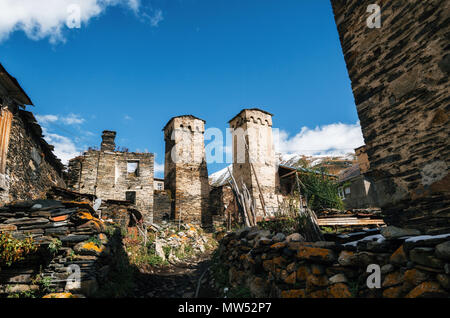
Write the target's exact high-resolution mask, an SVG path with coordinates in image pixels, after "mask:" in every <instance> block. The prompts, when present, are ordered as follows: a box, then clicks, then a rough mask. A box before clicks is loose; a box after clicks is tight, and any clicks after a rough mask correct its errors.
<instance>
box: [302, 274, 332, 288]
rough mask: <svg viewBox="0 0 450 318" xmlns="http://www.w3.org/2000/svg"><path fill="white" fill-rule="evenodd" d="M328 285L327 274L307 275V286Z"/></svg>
mask: <svg viewBox="0 0 450 318" xmlns="http://www.w3.org/2000/svg"><path fill="white" fill-rule="evenodd" d="M327 285H328V278H327V277H326V276H318V275H312V274H310V275H308V276H307V277H306V286H310V287H313V286H318V287H324V286H327Z"/></svg>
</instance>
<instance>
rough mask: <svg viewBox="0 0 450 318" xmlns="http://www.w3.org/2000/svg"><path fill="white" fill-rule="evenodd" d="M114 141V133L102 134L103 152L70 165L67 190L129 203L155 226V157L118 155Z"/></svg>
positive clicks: (86, 154)
mask: <svg viewBox="0 0 450 318" xmlns="http://www.w3.org/2000/svg"><path fill="white" fill-rule="evenodd" d="M115 137H116V132H115V131H109V130H105V131H103V135H102V142H101V147H100V150H95V149H89V150H88V151H86V152H84V154H83V155H81V156H78V157H76V158H73V159H71V160H70V161H69V167H68V179H67V186H68V187H69V189H70V190H73V191H78V192H80V193H90V194H94V195H96V196H97V197H98V198H100V199H101V200H103V201H106V200H115V201H128V202H130V203H131V204H132V205H133V206H135V208H136V209H137V210H138V211H139V212H140V214H142V216H143V218H144V221H145V222H146V223H152V222H153V189H154V180H153V169H154V154H153V153H136V152H127V151H118V150H117V149H116V144H115Z"/></svg>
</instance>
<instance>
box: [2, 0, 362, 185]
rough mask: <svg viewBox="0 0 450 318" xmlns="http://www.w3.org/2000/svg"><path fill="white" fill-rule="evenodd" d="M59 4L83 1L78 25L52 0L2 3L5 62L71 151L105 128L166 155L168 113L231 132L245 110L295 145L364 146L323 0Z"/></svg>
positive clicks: (314, 148)
mask: <svg viewBox="0 0 450 318" xmlns="http://www.w3.org/2000/svg"><path fill="white" fill-rule="evenodd" d="M30 1H31V2H30ZM61 1H62V3H64V2H67V3H68V4H69V3H80V5H81V7H82V10H81V18H82V23H81V27H80V28H76V29H69V28H67V26H66V25H65V19H66V15H67V9H66V8H65V7H64V6H61V7H48V8H46V5H47V3H50V1H48V0H42V1H39V2H40V4H41V7H40V8H39V10H37V9H36V8H35V7H27V5H30V6H33V5H34V4H32V2H33V0H17V2H16V3H15V4H14V5H12V4H11V3H13V2H11V1H9V0H0V12H3V13H0V21H1V20H2V19H1V18H2V15H7V16H8V17H9V20H8V21H7V22H3V23H2V22H0V40H1V42H0V59H1V60H0V62H1V63H2V64H3V65H4V67H5V68H6V69H7V70H8V71H9V72H10V73H11V74H12V75H13V76H15V77H16V78H17V79H18V80H19V82H20V84H21V85H22V87H23V88H24V89H25V91H26V92H27V93H28V95H29V96H30V98H31V99H32V101H33V103H34V105H35V107H30V110H32V111H33V112H34V113H35V114H36V115H38V118H39V121H40V123H41V125H42V126H44V128H45V132H46V134H47V138H48V139H49V141H50V142H52V143H54V144H55V146H57V153H59V154H60V157H63V159H67V158H68V157H70V156H72V155H73V154H74V153H76V152H79V151H82V150H85V149H86V148H87V147H89V146H98V145H99V144H100V135H101V132H102V131H103V130H105V129H108V130H116V131H117V139H116V144H117V145H118V146H123V147H127V148H128V149H129V150H130V151H149V152H154V153H155V154H156V161H157V163H158V164H163V157H164V141H163V134H162V131H161V129H162V128H163V127H164V125H165V124H166V122H167V121H168V120H169V119H170V118H171V117H173V116H177V115H182V114H193V115H195V116H197V117H200V118H202V119H205V120H206V126H207V127H217V128H220V129H222V130H225V129H226V128H227V122H228V120H229V119H231V118H232V117H233V116H234V115H235V114H237V113H238V112H239V111H240V110H241V109H242V108H246V107H259V108H262V109H265V110H267V111H269V112H272V113H273V114H274V115H275V116H274V118H273V122H274V127H276V128H279V129H281V130H282V131H283V151H284V152H287V153H294V152H295V153H299V152H304V153H305V154H313V153H314V154H327V153H340V152H342V153H344V152H348V151H349V149H350V150H351V149H352V148H355V147H357V146H360V145H361V144H362V136H361V133H360V128H359V123H358V117H357V114H356V108H355V104H354V100H353V95H352V91H351V86H350V80H349V78H348V74H347V70H346V67H345V62H344V58H343V55H342V51H341V47H340V43H339V38H338V33H337V30H336V26H335V22H334V18H333V14H332V10H331V5H330V2H329V1H327V0H283V1H276V0H246V1H242V0H172V1H169V0H154V1H144V0H142V1H138V0H123V1H122V0H104V2H102V1H99V0H71V1H66V0H61ZM20 5H23V6H25V7H22V8H20V7H18V6H20ZM49 6H50V5H49ZM24 8H25V9H28V10H29V11H26V10H24ZM19 9H20V10H19ZM88 9H90V10H91V11H89V10H88ZM5 10H6V11H5ZM24 11H25V12H28V13H25V14H23V12H24ZM5 12H6V13H5ZM18 12H22V13H21V14H19V13H18ZM41 12H47V14H45V15H44V14H41ZM49 15H53V17H50V18H49ZM30 21H31V22H30ZM36 21H37V22H36ZM30 25H31V26H30ZM330 140H331V142H332V143H333V142H334V143H335V146H330ZM333 147H334V149H332V148H333ZM330 151H331V152H330ZM222 167H224V164H210V165H209V171H210V173H211V172H214V171H217V170H218V169H220V168H222ZM157 176H160V177H161V176H162V172H161V169H160V167H158V172H157Z"/></svg>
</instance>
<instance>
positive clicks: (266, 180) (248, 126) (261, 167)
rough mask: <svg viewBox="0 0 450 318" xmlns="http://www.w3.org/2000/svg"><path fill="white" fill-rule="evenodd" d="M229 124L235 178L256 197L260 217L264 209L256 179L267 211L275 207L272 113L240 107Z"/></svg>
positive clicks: (275, 176)
mask: <svg viewBox="0 0 450 318" xmlns="http://www.w3.org/2000/svg"><path fill="white" fill-rule="evenodd" d="M229 124H230V128H231V129H232V138H233V140H232V147H233V150H232V151H233V175H234V178H235V179H236V181H237V182H238V183H240V182H241V180H242V181H243V182H244V183H245V185H246V186H247V188H248V189H249V191H250V194H251V195H252V196H253V198H255V204H256V213H257V217H262V216H263V215H264V211H263V208H262V206H261V200H260V199H259V197H260V192H259V188H258V184H257V182H259V186H260V188H261V192H262V194H263V197H264V201H265V206H266V212H269V213H270V212H271V211H272V210H276V209H277V207H278V202H277V198H276V193H277V191H278V190H277V189H278V187H279V180H278V173H277V169H276V168H277V167H276V164H275V152H274V148H273V136H272V114H270V113H268V112H265V111H262V110H260V109H256V108H254V109H243V110H242V111H241V112H240V113H239V114H238V115H236V116H235V117H234V118H233V119H231V120H230V121H229ZM244 138H245V139H244ZM246 143H247V145H248V150H247V148H246ZM250 162H251V163H252V164H253V167H254V170H253V169H252V167H251V165H250ZM257 179H258V180H257Z"/></svg>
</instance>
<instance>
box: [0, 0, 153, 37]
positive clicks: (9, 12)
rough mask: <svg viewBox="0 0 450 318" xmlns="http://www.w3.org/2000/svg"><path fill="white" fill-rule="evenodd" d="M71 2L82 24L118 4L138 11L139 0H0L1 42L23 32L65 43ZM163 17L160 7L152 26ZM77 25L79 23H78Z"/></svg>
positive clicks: (70, 15) (70, 18) (137, 12)
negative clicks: (15, 33)
mask: <svg viewBox="0 0 450 318" xmlns="http://www.w3.org/2000/svg"><path fill="white" fill-rule="evenodd" d="M73 5H78V6H79V8H80V10H79V19H78V18H77V17H78V15H77V17H75V19H76V20H77V21H79V24H80V25H81V26H83V25H86V24H87V23H88V22H89V20H91V19H92V18H95V17H98V16H100V15H101V14H102V13H103V12H104V11H105V10H106V9H107V8H108V7H111V6H116V5H121V6H123V7H126V8H128V9H129V10H131V11H133V12H134V13H135V14H136V15H139V14H140V8H141V1H140V0H0V42H1V41H3V40H5V39H7V38H8V37H9V35H10V34H11V33H13V32H14V31H18V30H21V31H23V32H25V34H26V35H27V37H28V38H30V39H32V40H41V39H44V38H48V39H49V41H50V42H51V43H57V42H64V41H65V37H64V34H63V31H64V30H66V29H68V27H67V22H68V21H74V20H73V18H74V15H73V11H71V8H73ZM161 20H162V12H161V10H156V11H155V14H154V15H153V16H152V17H150V23H151V25H152V26H158V23H159V22H160V21H161ZM77 24H78V23H77Z"/></svg>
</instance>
